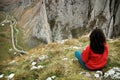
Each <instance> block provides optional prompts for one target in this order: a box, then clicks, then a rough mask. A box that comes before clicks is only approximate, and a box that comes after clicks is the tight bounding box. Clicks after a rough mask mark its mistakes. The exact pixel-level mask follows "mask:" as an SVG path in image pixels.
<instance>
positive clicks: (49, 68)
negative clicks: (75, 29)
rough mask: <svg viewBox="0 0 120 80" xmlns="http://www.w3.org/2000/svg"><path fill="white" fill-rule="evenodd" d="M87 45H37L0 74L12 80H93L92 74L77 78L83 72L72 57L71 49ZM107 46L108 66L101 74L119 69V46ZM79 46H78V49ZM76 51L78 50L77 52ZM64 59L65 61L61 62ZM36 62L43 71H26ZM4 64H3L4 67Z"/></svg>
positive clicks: (77, 41)
mask: <svg viewBox="0 0 120 80" xmlns="http://www.w3.org/2000/svg"><path fill="white" fill-rule="evenodd" d="M88 43H89V39H85V40H84V39H83V38H79V39H73V40H72V39H71V40H68V41H66V42H65V43H64V44H58V43H50V44H48V45H39V46H38V47H36V48H34V49H31V50H30V51H29V54H27V55H25V56H24V57H21V58H17V59H15V61H16V62H15V63H13V64H8V66H7V67H5V68H2V69H1V70H0V73H3V74H5V75H9V74H10V73H15V76H14V79H15V80H35V79H37V80H46V79H47V78H48V77H50V76H56V78H55V80H95V78H94V77H93V74H94V71H87V72H89V73H90V74H91V76H92V77H90V78H89V77H86V76H85V75H82V74H80V73H81V72H86V70H84V69H83V68H82V67H81V65H80V64H79V62H78V61H77V60H73V59H75V57H74V51H75V50H76V49H74V48H72V47H74V46H77V47H81V49H83V48H84V47H85V46H86V44H88ZM108 44H109V62H108V64H107V65H106V67H105V68H104V69H103V71H107V70H108V69H110V68H112V67H114V66H117V67H119V66H120V63H119V62H120V59H119V57H120V53H119V51H120V50H119V49H120V42H119V40H117V41H113V42H111V41H108ZM79 45H80V46H79ZM81 49H79V50H81ZM41 55H47V56H48V58H47V59H45V60H42V61H40V60H38V57H39V56H41ZM64 58H67V60H63V59H64ZM33 61H35V62H37V64H36V66H38V65H43V66H44V68H42V69H36V70H30V68H31V67H32V66H31V63H32V62H33ZM5 64H6V63H5Z"/></svg>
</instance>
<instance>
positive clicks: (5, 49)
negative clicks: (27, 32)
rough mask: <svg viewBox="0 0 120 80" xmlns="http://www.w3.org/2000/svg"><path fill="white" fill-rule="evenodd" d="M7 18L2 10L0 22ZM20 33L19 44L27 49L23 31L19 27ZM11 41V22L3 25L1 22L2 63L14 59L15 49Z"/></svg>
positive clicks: (0, 58) (0, 50)
mask: <svg viewBox="0 0 120 80" xmlns="http://www.w3.org/2000/svg"><path fill="white" fill-rule="evenodd" d="M4 19H5V14H4V13H3V12H1V11H0V23H1V22H2V21H3V20H4ZM19 32H20V33H19V35H18V45H20V46H22V47H23V48H24V49H27V48H26V46H25V45H24V43H23V41H22V31H21V30H20V28H19ZM9 49H12V43H11V31H10V26H9V24H5V25H4V26H2V25H1V24H0V64H1V63H2V62H3V61H4V60H6V59H8V58H9V59H10V58H11V59H13V57H14V55H13V53H14V50H13V49H12V50H11V51H9Z"/></svg>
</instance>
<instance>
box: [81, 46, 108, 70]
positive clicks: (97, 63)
mask: <svg viewBox="0 0 120 80" xmlns="http://www.w3.org/2000/svg"><path fill="white" fill-rule="evenodd" d="M107 58H108V45H107V44H105V50H104V52H103V54H96V53H94V52H93V51H92V50H91V48H90V45H89V46H87V47H86V49H85V50H84V51H83V52H82V61H83V62H84V63H85V65H86V66H87V67H88V68H89V69H91V70H96V69H101V68H103V67H104V66H105V64H106V62H107Z"/></svg>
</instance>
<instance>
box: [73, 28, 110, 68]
mask: <svg viewBox="0 0 120 80" xmlns="http://www.w3.org/2000/svg"><path fill="white" fill-rule="evenodd" d="M75 56H76V57H77V59H78V61H79V62H80V64H81V65H82V66H83V67H84V68H85V69H88V70H98V69H102V68H103V67H104V66H105V65H106V63H107V58H108V45H107V43H106V39H105V35H104V33H103V31H102V30H101V29H97V28H96V29H94V30H93V31H92V32H91V34H90V44H89V45H88V46H87V47H86V48H85V50H83V52H82V53H80V51H75Z"/></svg>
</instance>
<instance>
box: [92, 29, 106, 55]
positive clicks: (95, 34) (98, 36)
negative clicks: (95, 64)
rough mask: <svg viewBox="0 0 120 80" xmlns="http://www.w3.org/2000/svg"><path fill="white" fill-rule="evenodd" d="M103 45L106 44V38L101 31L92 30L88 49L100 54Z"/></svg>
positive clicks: (102, 50)
mask: <svg viewBox="0 0 120 80" xmlns="http://www.w3.org/2000/svg"><path fill="white" fill-rule="evenodd" d="M104 43H106V38H105V35H104V33H103V31H102V30H101V29H98V28H96V29H94V30H93V31H92V33H91V34H90V48H91V49H92V51H93V52H94V53H97V54H102V53H103V52H104V48H105V46H104Z"/></svg>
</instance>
